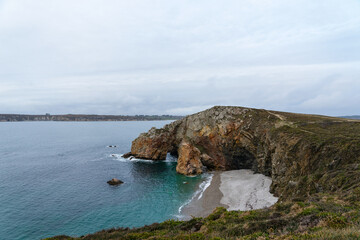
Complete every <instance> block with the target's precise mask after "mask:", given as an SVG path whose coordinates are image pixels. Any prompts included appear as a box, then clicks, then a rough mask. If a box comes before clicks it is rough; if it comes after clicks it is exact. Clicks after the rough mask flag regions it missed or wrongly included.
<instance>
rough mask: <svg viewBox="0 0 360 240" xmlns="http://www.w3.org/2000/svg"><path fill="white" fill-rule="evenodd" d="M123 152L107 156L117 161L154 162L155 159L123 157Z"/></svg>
mask: <svg viewBox="0 0 360 240" xmlns="http://www.w3.org/2000/svg"><path fill="white" fill-rule="evenodd" d="M123 155H124V154H115V153H113V154H110V155H109V157H111V158H113V159H114V160H116V161H119V162H146V163H154V162H155V161H152V160H146V159H138V158H134V157H129V158H124V157H123Z"/></svg>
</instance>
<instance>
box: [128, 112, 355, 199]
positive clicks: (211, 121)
mask: <svg viewBox="0 0 360 240" xmlns="http://www.w3.org/2000/svg"><path fill="white" fill-rule="evenodd" d="M359 133H360V122H359V121H355V120H348V119H341V118H332V117H325V116H315V115H305V114H293V113H284V112H275V111H268V110H259V109H250V108H242V107H213V108H211V109H209V110H206V111H203V112H200V113H197V114H194V115H190V116H187V117H185V118H183V119H181V120H178V121H175V122H173V123H171V124H168V125H166V126H165V127H164V128H162V129H155V128H152V129H151V130H150V131H149V132H148V133H143V134H141V135H140V136H139V137H138V138H137V139H135V140H134V141H133V143H132V147H131V154H132V155H133V156H135V157H138V158H144V159H152V160H162V159H165V157H166V155H167V153H171V154H174V155H177V156H178V164H177V168H176V171H177V172H178V173H181V174H185V175H196V174H201V173H203V172H204V171H207V170H232V169H243V168H245V169H252V170H254V171H255V172H259V173H262V174H265V175H267V176H271V177H272V180H273V183H272V186H271V191H272V192H273V193H275V194H276V195H277V196H279V197H280V198H281V199H283V200H284V199H295V198H305V197H308V196H310V195H311V193H314V192H321V191H337V190H339V189H340V188H341V187H342V185H341V184H339V183H338V181H340V177H339V176H340V175H341V174H342V173H343V171H345V169H350V170H351V169H353V170H355V169H356V170H358V163H360V134H359ZM356 176H358V175H356ZM329 183H332V184H329ZM349 184H350V183H349ZM354 184H355V183H354ZM354 184H352V187H354V186H355V185H356V184H355V185H354ZM353 185H354V186H353Z"/></svg>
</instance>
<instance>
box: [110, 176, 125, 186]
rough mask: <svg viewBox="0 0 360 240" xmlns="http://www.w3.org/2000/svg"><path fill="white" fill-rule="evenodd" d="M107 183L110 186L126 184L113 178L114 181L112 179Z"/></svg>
mask: <svg viewBox="0 0 360 240" xmlns="http://www.w3.org/2000/svg"><path fill="white" fill-rule="evenodd" d="M107 183H108V184H109V185H119V184H123V183H124V182H123V181H121V180H119V179H117V178H113V179H111V180H110V181H107Z"/></svg>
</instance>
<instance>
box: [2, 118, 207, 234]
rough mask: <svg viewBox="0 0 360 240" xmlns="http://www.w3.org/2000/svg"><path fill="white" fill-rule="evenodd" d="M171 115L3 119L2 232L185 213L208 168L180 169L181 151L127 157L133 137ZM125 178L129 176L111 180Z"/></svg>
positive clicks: (86, 228) (138, 222) (80, 230)
mask: <svg viewBox="0 0 360 240" xmlns="http://www.w3.org/2000/svg"><path fill="white" fill-rule="evenodd" d="M170 122H171V121H131V122H2V123H0V239H4V240H27V239H31V240H33V239H42V238H46V237H51V236H54V235H62V234H63V235H70V236H82V235H85V234H88V233H93V232H96V231H100V230H102V229H109V228H114V227H115V228H117V227H130V228H132V227H140V226H143V225H148V224H152V223H154V222H162V221H165V220H167V219H181V218H182V217H184V216H181V215H180V210H181V208H182V207H183V206H184V205H185V204H187V203H188V202H189V201H190V200H191V199H193V198H194V197H199V196H201V194H202V192H203V191H204V189H205V188H206V186H208V184H209V177H210V176H208V175H203V176H198V177H186V176H183V175H180V174H177V173H176V171H175V168H176V160H177V159H176V158H174V157H171V156H170V155H168V157H167V159H166V160H164V161H156V162H155V161H147V160H140V159H132V160H128V159H124V158H122V157H121V156H122V154H124V153H127V152H129V151H130V148H131V142H132V141H133V140H134V139H135V138H136V137H137V136H138V135H139V134H140V133H142V132H146V131H148V130H149V129H150V128H151V127H157V128H160V127H162V126H164V125H165V124H168V123H170ZM112 178H118V179H120V180H122V181H123V182H124V184H121V185H119V186H110V185H108V184H107V183H106V182H107V181H108V180H110V179H112Z"/></svg>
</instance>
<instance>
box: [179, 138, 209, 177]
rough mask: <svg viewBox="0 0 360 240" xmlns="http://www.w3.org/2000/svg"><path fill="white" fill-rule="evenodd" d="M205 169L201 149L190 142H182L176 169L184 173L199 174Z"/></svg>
mask: <svg viewBox="0 0 360 240" xmlns="http://www.w3.org/2000/svg"><path fill="white" fill-rule="evenodd" d="M203 169H204V165H203V164H202V162H201V152H200V150H199V149H197V148H196V147H194V146H193V145H191V144H190V143H187V142H182V143H181V144H180V146H179V159H178V164H177V166H176V171H177V172H178V173H181V174H184V175H198V174H201V173H203Z"/></svg>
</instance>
